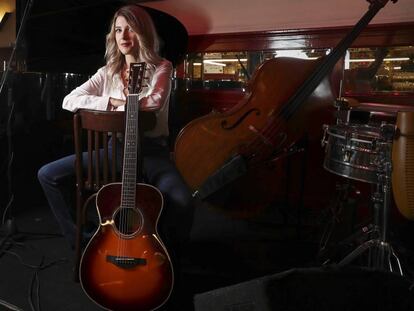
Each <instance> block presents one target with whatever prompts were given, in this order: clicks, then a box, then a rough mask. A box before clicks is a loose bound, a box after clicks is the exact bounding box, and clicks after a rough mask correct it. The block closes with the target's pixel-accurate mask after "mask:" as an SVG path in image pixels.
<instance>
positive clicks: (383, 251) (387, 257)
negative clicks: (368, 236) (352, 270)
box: [338, 239, 404, 275]
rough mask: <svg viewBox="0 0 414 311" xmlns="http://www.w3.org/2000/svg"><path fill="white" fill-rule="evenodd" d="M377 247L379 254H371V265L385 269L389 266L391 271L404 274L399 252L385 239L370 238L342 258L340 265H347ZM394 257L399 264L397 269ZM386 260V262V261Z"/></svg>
mask: <svg viewBox="0 0 414 311" xmlns="http://www.w3.org/2000/svg"><path fill="white" fill-rule="evenodd" d="M371 249H375V250H376V251H377V252H378V253H379V254H374V255H373V256H370V257H372V258H370V261H372V259H373V261H374V262H371V266H372V268H377V269H384V268H387V269H388V270H389V271H391V272H397V273H399V274H400V275H404V274H403V271H402V268H401V263H400V260H399V259H398V256H397V254H396V253H395V252H394V249H393V248H392V246H391V245H390V244H389V243H387V242H384V241H381V240H376V239H373V240H369V241H366V242H364V243H362V244H361V245H360V246H358V247H357V248H356V249H354V250H353V251H352V252H351V253H349V254H348V255H347V256H346V257H345V258H344V259H342V260H341V261H340V262H339V263H338V266H339V267H343V266H346V265H348V264H350V263H351V262H352V261H353V260H355V259H356V258H358V257H359V256H361V255H362V254H363V253H364V252H366V251H368V250H371ZM392 258H393V259H394V260H395V263H396V265H397V271H395V270H394V268H393V263H392ZM385 261H386V262H385Z"/></svg>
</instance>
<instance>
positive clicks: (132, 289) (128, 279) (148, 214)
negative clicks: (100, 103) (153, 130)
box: [79, 63, 174, 311]
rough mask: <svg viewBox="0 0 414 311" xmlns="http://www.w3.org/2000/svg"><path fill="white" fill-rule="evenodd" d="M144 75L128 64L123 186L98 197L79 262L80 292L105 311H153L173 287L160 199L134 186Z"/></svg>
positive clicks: (141, 65)
mask: <svg viewBox="0 0 414 311" xmlns="http://www.w3.org/2000/svg"><path fill="white" fill-rule="evenodd" d="M144 74H145V63H133V64H131V66H130V78H129V95H128V96H127V105H126V130H125V138H124V144H125V148H124V159H123V170H122V183H111V184H108V185H105V186H103V187H102V188H101V189H100V190H99V192H98V193H97V196H96V207H97V211H98V215H99V227H98V229H97V231H96V232H95V234H94V236H93V237H92V239H91V240H90V241H89V243H88V245H87V246H86V249H85V251H84V253H83V255H82V258H81V262H80V271H79V274H80V275H79V277H80V281H81V285H82V288H83V290H84V291H85V293H86V294H87V296H89V298H90V299H91V300H92V301H94V302H95V303H96V304H98V305H100V306H101V307H103V308H105V309H108V310H117V311H118V310H140V311H146V310H155V309H157V308H159V307H160V306H162V305H163V304H164V303H165V302H166V301H167V300H168V298H169V296H170V294H171V291H172V288H173V283H174V276H173V275H174V274H173V267H172V263H171V259H170V256H169V254H168V252H167V249H166V247H165V246H164V244H163V242H162V241H161V239H160V237H159V235H158V233H157V222H158V219H159V216H160V213H161V210H162V207H163V197H162V194H161V193H160V191H159V190H158V189H157V188H155V187H153V186H152V185H149V184H145V183H137V175H139V174H140V173H139V172H140V167H138V165H140V161H139V159H138V153H139V149H140V148H139V145H140V131H139V125H138V112H139V93H140V92H141V90H142V81H143V79H144ZM137 172H138V173H137Z"/></svg>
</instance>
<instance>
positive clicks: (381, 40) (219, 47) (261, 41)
mask: <svg viewBox="0 0 414 311" xmlns="http://www.w3.org/2000/svg"><path fill="white" fill-rule="evenodd" d="M350 29H351V27H332V28H319V29H294V30H282V31H267V32H247V33H232V34H211V35H196V36H190V37H189V44H188V52H189V53H193V52H224V51H260V50H269V49H292V48H329V47H334V46H335V45H336V44H337V43H338V42H339V41H340V40H341V39H342V38H343V37H345V35H346V34H347V32H348V31H349V30H350ZM412 44H414V23H396V24H384V25H372V26H368V27H367V28H366V29H365V30H364V31H363V32H362V33H361V35H360V36H359V37H358V38H357V39H356V40H355V42H354V43H353V44H352V47H369V46H397V45H412Z"/></svg>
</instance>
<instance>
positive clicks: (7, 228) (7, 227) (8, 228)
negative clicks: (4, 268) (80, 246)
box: [0, 0, 33, 242]
mask: <svg viewBox="0 0 414 311" xmlns="http://www.w3.org/2000/svg"><path fill="white" fill-rule="evenodd" d="M32 6H33V0H29V1H28V2H27V3H26V7H25V10H24V13H23V16H22V18H21V23H20V27H19V30H18V32H17V35H16V41H15V44H14V46H13V50H12V52H11V54H10V57H9V61H8V63H7V67H6V68H5V71H4V72H3V75H2V77H1V82H0V94H1V93H2V92H3V89H4V86H5V85H6V82H8V81H7V79H8V77H9V72H10V69H11V64H12V62H13V60H14V58H15V54H16V50H17V49H18V48H19V46H20V40H21V35H22V33H23V31H24V29H25V27H26V21H27V18H28V16H29V13H30V11H31V8H32ZM12 91H13V87H12V83H10V85H9V87H8V91H7V109H8V110H7V111H8V116H7V129H6V136H7V147H8V159H7V162H8V164H7V183H8V198H9V201H8V203H7V206H6V207H5V209H4V211H3V214H2V219H1V228H2V231H3V232H4V233H5V236H6V238H7V237H9V236H11V235H13V234H15V233H16V232H17V227H16V224H15V222H14V219H13V217H12V216H11V215H10V217H9V219H7V220H6V215H7V212H8V210H9V209H10V207H11V206H12V204H13V201H14V194H13V185H12V182H13V180H12V163H13V157H14V154H13V140H12V137H13V135H12V127H13V126H12V122H13V112H14V104H15V103H14V101H13V98H12V96H13V92H12ZM3 242H4V241H3Z"/></svg>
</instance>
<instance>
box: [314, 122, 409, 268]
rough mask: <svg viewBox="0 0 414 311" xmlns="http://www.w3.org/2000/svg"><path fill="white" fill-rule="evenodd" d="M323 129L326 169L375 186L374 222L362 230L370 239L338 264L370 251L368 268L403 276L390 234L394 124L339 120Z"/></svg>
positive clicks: (344, 263)
mask: <svg viewBox="0 0 414 311" xmlns="http://www.w3.org/2000/svg"><path fill="white" fill-rule="evenodd" d="M323 128H324V136H323V138H322V146H326V149H325V160H324V168H325V169H326V170H328V171H330V172H331V173H334V174H337V175H340V176H343V177H346V178H350V179H354V180H359V181H363V182H368V183H371V184H374V185H375V189H376V190H375V192H374V193H373V194H372V196H371V202H372V204H373V221H372V224H370V225H369V226H368V227H366V230H363V231H362V232H361V233H362V235H364V236H366V237H368V240H366V241H365V242H363V243H362V244H361V245H359V246H358V247H357V248H356V249H354V250H353V251H352V252H350V253H349V254H348V255H347V256H345V258H343V259H342V260H341V261H339V263H338V266H345V265H347V264H350V263H351V262H353V261H354V260H355V259H356V258H358V257H360V256H362V255H363V254H364V253H365V252H367V251H368V262H367V265H368V266H369V267H372V268H376V269H386V270H389V271H391V272H397V273H399V274H400V275H403V271H402V268H401V264H400V261H399V258H398V256H397V254H396V253H395V251H394V249H393V248H392V246H391V244H390V243H389V242H388V236H387V234H388V213H389V206H390V191H391V172H392V162H391V150H392V141H393V137H394V134H395V126H394V125H391V124H386V123H382V124H381V125H380V126H379V127H375V126H370V125H365V124H364V125H360V124H350V123H341V122H338V123H337V124H336V125H334V126H328V125H324V126H323Z"/></svg>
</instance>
